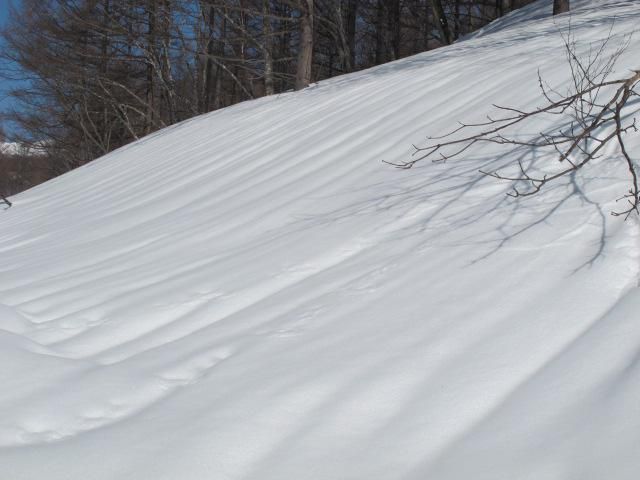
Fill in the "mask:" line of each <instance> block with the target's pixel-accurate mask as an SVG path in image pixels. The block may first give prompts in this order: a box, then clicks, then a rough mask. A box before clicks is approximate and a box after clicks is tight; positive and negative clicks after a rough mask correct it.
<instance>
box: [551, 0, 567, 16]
mask: <svg viewBox="0 0 640 480" xmlns="http://www.w3.org/2000/svg"><path fill="white" fill-rule="evenodd" d="M568 11H569V0H553V14H554V15H558V14H559V13H566V12H568Z"/></svg>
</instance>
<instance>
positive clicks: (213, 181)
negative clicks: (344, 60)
mask: <svg viewBox="0 0 640 480" xmlns="http://www.w3.org/2000/svg"><path fill="white" fill-rule="evenodd" d="M572 4H573V8H574V13H573V15H572V17H571V28H572V30H573V32H574V34H575V36H576V39H577V40H578V41H579V42H580V45H584V46H585V48H586V47H588V44H589V42H592V41H599V40H601V39H603V38H604V37H606V36H607V34H608V32H609V30H610V28H611V25H612V18H613V17H615V23H614V24H613V29H612V35H613V39H614V41H613V42H611V46H610V48H611V49H612V51H613V49H615V47H616V45H617V44H619V43H620V42H621V41H622V39H624V38H626V36H628V35H629V34H630V33H631V32H632V31H633V30H634V29H636V28H637V25H638V24H640V4H638V3H637V2H629V1H616V0H607V1H601V2H600V1H586V0H582V1H574V2H572ZM546 11H550V6H549V2H542V3H537V4H534V5H532V6H530V7H527V8H526V9H524V10H523V11H521V12H516V13H514V14H513V15H510V16H508V17H507V18H505V19H503V20H502V21H501V22H498V24H497V25H492V26H489V27H487V28H486V29H485V31H484V33H483V34H482V35H478V36H476V37H474V38H470V39H468V40H465V41H462V42H459V43H457V44H454V45H452V46H450V47H447V48H443V49H439V50H436V51H433V52H428V53H425V54H422V55H418V56H415V57H411V58H407V59H404V60H400V61H397V62H394V63H391V64H388V65H384V66H381V67H378V68H374V69H371V70H367V71H364V72H360V73H356V74H351V75H348V76H345V77H340V78H335V79H332V80H329V81H326V82H321V83H319V84H317V85H314V86H312V87H310V88H308V89H306V90H304V91H302V92H298V93H290V94H285V95H279V96H274V97H268V98H263V99H260V100H256V101H252V102H247V103H243V104H240V105H236V106H234V107H231V108H227V109H224V110H221V111H217V112H214V113H212V114H209V115H206V116H203V117H199V118H196V119H193V120H190V121H187V122H184V123H182V124H180V125H177V126H174V127H171V128H168V129H166V130H164V131H161V132H159V133H157V134H154V135H152V136H150V137H148V138H146V139H143V140H141V141H140V142H137V143H135V144H132V145H130V146H127V147H124V148H122V149H120V150H118V151H116V152H113V153H112V154H110V155H108V156H106V157H104V158H102V159H100V160H98V161H96V162H94V163H92V164H89V165H87V166H85V167H83V168H80V169H78V170H76V171H74V172H71V173H69V174H67V175H64V176H62V177H59V178H57V179H54V180H52V181H50V182H47V183H46V184H43V185H41V186H39V187H36V188H34V189H32V190H30V191H27V192H24V193H22V194H20V195H17V196H15V197H13V198H12V200H13V202H14V205H13V207H11V208H10V209H7V210H4V211H1V212H0V271H1V272H2V274H1V275H0V381H1V383H2V390H1V392H0V478H2V479H4V478H6V479H11V480H33V479H36V478H46V479H47V480H80V479H82V480H85V479H91V480H107V479H109V480H111V479H118V480H147V479H148V480H151V479H154V480H155V479H157V480H170V479H171V480H175V479H181V480H201V479H205V478H207V479H216V480H217V479H234V480H236V479H238V480H240V479H242V480H282V479H301V480H329V479H353V480H356V479H357V480H360V479H376V480H390V479H407V480H408V479H418V478H420V479H425V478H426V479H437V480H453V479H456V480H458V479H459V480H462V479H464V480H468V479H470V478H473V479H474V480H477V479H486V480H489V479H491V480H496V479H505V480H506V479H509V480H513V479H518V480H520V479H535V480H566V479H573V478H575V479H581V480H582V479H588V478H593V479H602V478H611V479H616V480H617V479H629V480H631V479H635V478H636V476H637V472H638V471H639V470H640V455H639V453H640V452H639V451H638V449H639V447H638V445H640V443H639V441H640V416H638V414H637V413H638V411H637V404H636V403H637V402H636V401H635V400H636V399H637V398H638V395H639V394H640V380H639V379H640V370H639V363H638V351H640V323H639V322H637V321H635V318H634V315H635V312H637V310H638V302H640V296H639V294H638V292H637V289H636V287H637V285H638V278H639V273H640V258H639V255H640V248H639V247H640V245H639V241H640V236H639V235H640V233H639V230H638V225H637V222H636V220H635V219H632V220H630V221H629V222H626V223H624V222H622V221H621V220H620V219H615V218H613V217H611V216H610V215H609V211H610V210H611V207H612V202H614V201H615V198H617V197H619V196H620V195H622V194H624V193H625V190H626V188H627V186H626V180H625V170H624V165H623V164H622V163H621V162H618V161H616V155H618V153H617V152H615V151H614V150H612V151H610V152H607V153H608V155H607V157H606V158H605V159H603V160H602V161H599V162H597V163H594V164H593V165H592V166H589V167H588V168H585V169H584V171H581V172H580V174H579V175H576V176H575V177H572V178H567V181H566V182H565V183H562V182H561V183H559V184H557V185H556V186H554V187H553V188H549V189H548V190H547V191H545V192H544V193H543V194H541V195H538V196H535V197H531V198H527V199H515V200H514V199H511V198H510V197H507V196H506V195H505V192H506V191H507V190H508V189H509V188H510V186H509V185H508V184H503V183H499V182H496V181H495V180H493V179H490V178H486V177H483V176H481V175H479V174H478V170H479V169H486V168H488V167H496V166H499V165H501V164H503V163H509V162H512V161H513V160H514V159H513V158H511V157H509V156H508V155H507V156H505V154H504V150H502V149H500V147H499V146H495V145H486V146H483V147H482V148H478V149H477V150H474V151H473V152H470V154H469V155H468V156H466V157H465V158H464V159H461V160H460V161H457V162H451V163H447V164H444V165H432V164H424V165H420V166H417V167H416V168H415V169H412V170H409V171H400V170H395V169H393V168H391V167H389V166H387V165H384V164H382V162H381V160H382V159H386V160H394V159H396V160H403V159H406V157H407V156H408V155H409V154H410V153H411V144H412V143H420V142H421V140H422V139H423V138H424V137H425V135H427V134H439V133H442V132H444V131H447V130H449V129H450V128H451V126H452V125H454V124H455V122H456V121H457V120H468V121H473V120H474V119H478V118H483V117H484V115H485V114H486V113H487V107H488V106H490V105H491V104H492V103H500V104H502V105H513V106H517V107H519V108H532V107H535V106H536V105H537V104H539V103H540V101H541V100H540V94H539V91H538V87H537V78H536V72H537V69H538V68H540V70H541V72H542V74H543V75H544V77H545V79H546V80H547V81H548V82H549V83H550V84H551V85H562V84H563V82H566V81H567V79H568V78H569V75H570V73H569V72H568V68H567V65H566V61H565V56H564V50H563V44H562V40H561V38H560V36H559V34H558V31H559V30H560V31H566V29H567V28H568V18H566V17H565V18H559V19H556V20H555V21H554V20H553V19H551V18H549V17H548V16H547V15H546V13H543V12H546ZM638 48H640V39H639V38H636V37H632V39H631V44H630V47H629V49H628V50H627V52H626V53H625V54H624V55H623V56H622V57H621V59H620V61H619V64H618V70H619V71H620V72H621V73H626V71H627V69H629V68H632V67H637V65H636V64H634V63H633V62H634V61H636V60H637V59H634V58H633V57H634V55H635V52H637V51H638ZM633 138H635V140H631V138H630V143H629V145H630V146H631V148H632V149H633V152H636V153H640V141H639V140H638V138H637V137H633ZM637 156H638V155H636V157H637Z"/></svg>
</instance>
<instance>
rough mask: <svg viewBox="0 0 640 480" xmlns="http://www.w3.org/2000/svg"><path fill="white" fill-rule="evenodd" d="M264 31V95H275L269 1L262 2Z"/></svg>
mask: <svg viewBox="0 0 640 480" xmlns="http://www.w3.org/2000/svg"><path fill="white" fill-rule="evenodd" d="M262 31H263V34H264V40H263V52H264V93H265V95H273V94H274V92H275V89H274V86H273V55H272V49H271V8H270V5H269V0H263V2H262Z"/></svg>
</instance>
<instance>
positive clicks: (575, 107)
mask: <svg viewBox="0 0 640 480" xmlns="http://www.w3.org/2000/svg"><path fill="white" fill-rule="evenodd" d="M563 39H564V44H565V50H566V53H567V58H568V63H569V66H570V68H571V72H572V76H571V78H572V85H571V87H570V88H569V89H568V91H567V92H565V93H560V92H558V91H557V90H554V89H552V88H550V87H549V86H548V85H547V84H546V83H545V82H544V80H543V79H542V77H541V76H540V74H538V84H539V87H540V90H541V94H542V96H543V98H544V100H545V101H546V105H544V106H543V107H539V108H536V109H534V110H521V109H518V108H513V107H505V106H499V105H493V106H494V107H495V108H496V109H497V110H498V111H499V112H501V113H502V114H503V116H501V117H496V116H487V120H486V121H484V122H480V123H461V122H460V124H459V126H458V127H457V128H455V129H454V130H452V131H450V132H449V133H447V134H445V135H443V136H438V137H429V139H430V140H431V141H432V143H430V144H428V145H425V146H421V147H415V151H414V154H413V158H412V159H410V160H408V161H404V162H385V163H390V164H391V165H394V166H395V167H398V168H403V169H408V168H411V167H413V166H414V165H415V164H416V163H418V162H421V161H423V160H427V159H431V160H432V161H434V162H446V161H448V160H451V159H455V158H458V157H460V156H462V155H463V154H465V153H467V152H468V151H470V150H472V149H473V147H474V146H476V145H478V144H481V143H493V144H498V145H506V146H507V147H509V148H513V149H518V148H525V149H532V150H534V151H536V152H537V153H538V154H539V155H540V156H543V157H545V156H546V157H551V158H553V157H555V159H556V160H557V162H558V164H559V168H558V167H556V168H552V169H549V171H548V172H547V173H532V172H531V171H530V168H531V166H525V164H524V163H523V162H522V161H521V160H518V161H517V164H516V165H515V168H516V173H514V174H503V173H501V172H498V171H489V172H485V171H481V172H480V173H481V174H484V175H488V176H490V177H493V178H496V179H499V180H506V181H510V182H512V183H513V184H514V186H513V189H512V190H511V192H510V193H509V195H510V196H512V197H526V196H530V195H534V194H536V193H538V192H540V191H541V190H542V189H543V187H545V186H546V185H547V184H549V183H551V182H553V181H554V180H557V179H559V178H562V177H565V176H567V175H569V174H572V173H574V172H577V171H579V170H580V169H581V168H583V167H584V166H585V165H587V164H588V163H590V162H592V161H593V160H595V159H598V158H600V157H602V155H603V153H604V151H605V150H606V149H605V147H606V146H607V145H609V144H612V143H617V145H618V148H619V151H620V153H621V156H622V159H623V161H624V163H625V164H626V167H627V170H628V175H629V190H628V192H627V193H626V194H625V195H624V196H623V197H621V198H620V199H618V200H624V201H625V204H624V206H623V207H621V208H619V209H617V210H615V211H613V212H612V214H613V215H614V216H619V215H622V216H624V217H625V218H626V217H628V216H629V215H630V214H631V213H632V212H636V213H640V211H639V208H640V185H639V181H638V167H637V166H636V163H635V162H634V161H633V159H632V158H631V156H630V155H629V152H628V149H627V147H626V145H625V141H624V138H625V134H627V133H628V132H637V131H638V128H637V125H636V120H635V117H634V116H633V114H635V113H637V112H638V106H637V104H636V105H635V106H634V105H633V104H632V102H631V101H630V100H631V99H632V98H634V97H639V96H640V69H638V70H633V71H632V72H631V73H630V74H628V75H626V76H623V77H621V78H617V79H610V77H611V75H612V73H613V68H614V65H615V63H616V60H617V59H618V58H619V56H620V55H621V54H622V52H623V51H624V49H625V48H626V47H627V45H628V42H626V43H624V44H623V45H622V46H621V47H619V48H618V49H617V50H616V51H615V53H614V54H612V55H610V56H608V57H605V56H604V50H605V47H606V45H607V44H608V43H609V41H610V39H611V37H610V36H609V37H608V38H607V39H606V40H605V41H604V42H603V43H602V44H601V45H600V47H599V48H598V49H597V50H595V53H594V54H590V55H589V57H588V58H586V59H581V58H579V57H578V55H577V53H576V51H577V49H576V44H575V41H574V40H573V39H572V37H571V34H569V36H567V37H563ZM532 119H545V120H546V121H547V123H549V124H550V125H552V127H551V128H550V129H548V130H547V131H543V132H540V133H539V134H538V135H535V136H533V137H531V138H528V139H521V138H519V137H515V136H510V134H509V130H510V129H511V128H512V127H513V126H515V125H517V124H521V123H523V122H527V121H530V120H532Z"/></svg>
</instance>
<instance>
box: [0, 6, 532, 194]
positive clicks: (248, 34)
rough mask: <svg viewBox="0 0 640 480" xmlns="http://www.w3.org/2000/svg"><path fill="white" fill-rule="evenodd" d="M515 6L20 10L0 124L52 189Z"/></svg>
mask: <svg viewBox="0 0 640 480" xmlns="http://www.w3.org/2000/svg"><path fill="white" fill-rule="evenodd" d="M529 2H530V0H23V1H22V2H21V3H20V6H19V7H18V9H17V10H16V11H13V12H12V13H11V16H10V20H9V21H8V23H7V26H6V28H5V29H4V31H3V32H2V39H3V48H2V50H1V52H0V60H1V61H2V62H3V68H2V69H1V72H0V74H2V75H4V76H5V77H11V78H13V79H15V80H20V82H19V83H17V84H16V83H14V85H18V86H17V87H16V88H14V89H13V91H11V92H9V93H10V95H11V96H12V97H13V102H12V104H13V105H14V106H15V108H13V109H11V110H9V111H5V112H2V113H3V117H2V119H3V122H5V123H6V124H8V125H10V126H11V128H10V129H9V130H11V131H12V132H13V133H14V134H13V137H16V138H14V139H15V140H18V141H20V142H22V143H25V144H27V145H28V144H31V145H34V144H35V145H37V146H38V148H39V149H40V150H42V151H43V152H44V153H45V154H46V156H47V158H48V159H49V160H48V162H47V165H49V167H50V169H51V172H50V175H49V176H51V175H56V174H59V173H63V172H65V171H67V170H70V169H72V168H75V167H77V166H79V165H82V164H84V163H86V162H88V161H90V160H92V159H94V158H96V157H98V156H101V155H103V154H105V153H107V152H109V151H111V150H113V149H115V148H117V147H119V146H121V145H124V144H126V143H128V142H130V141H132V140H135V139H137V138H140V137H141V136H144V135H146V134H148V133H150V132H153V131H155V130H157V129H160V128H162V127H165V126H167V125H171V124H173V123H175V122H178V121H181V120H184V119H186V118H190V117H192V116H194V115H198V114H200V113H205V112H209V111H211V110H216V109H219V108H222V107H225V106H228V105H231V104H234V103H237V102H240V101H242V100H246V99H251V98H256V97H260V96H263V95H270V94H274V93H278V92H283V91H287V90H290V89H294V88H304V87H305V86H307V85H308V84H309V83H310V82H315V81H318V80H322V79H324V78H329V77H333V76H335V75H340V74H343V73H348V72H352V71H355V70H359V69H363V68H367V67H370V66H373V65H377V64H380V63H384V62H387V61H389V60H394V59H397V58H401V57H404V56H407V55H412V54H415V53H418V52H421V51H424V50H428V49H432V48H436V47H438V46H440V45H443V44H447V43H450V42H452V41H453V40H455V39H456V38H458V37H460V36H461V35H464V34H466V33H468V32H470V31H472V30H475V29H477V28H479V27H481V26H483V25H485V24H486V23H487V22H489V21H491V20H493V19H495V18H496V17H498V16H501V15H503V14H505V13H508V12H509V11H511V10H512V9H514V8H517V7H520V6H522V5H523V4H526V3H529ZM214 133H215V132H212V134H214ZM24 178H27V177H24ZM4 193H5V194H9V192H7V191H4Z"/></svg>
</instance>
